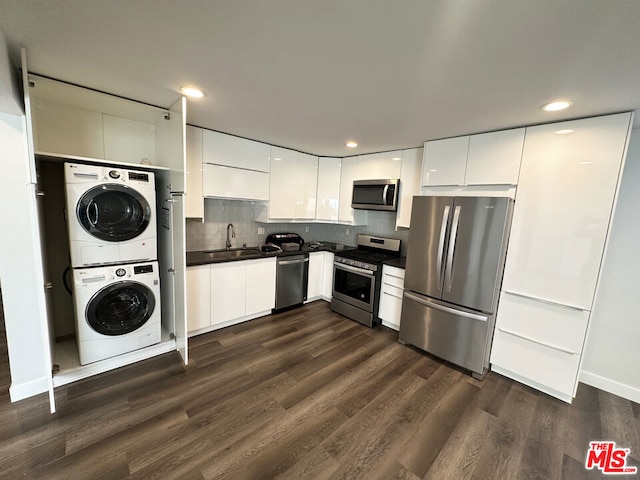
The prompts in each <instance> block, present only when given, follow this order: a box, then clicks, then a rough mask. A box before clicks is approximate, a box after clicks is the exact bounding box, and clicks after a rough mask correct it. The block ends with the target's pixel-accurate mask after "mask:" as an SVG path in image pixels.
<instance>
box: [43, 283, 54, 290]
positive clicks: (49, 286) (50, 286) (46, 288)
mask: <svg viewBox="0 0 640 480" xmlns="http://www.w3.org/2000/svg"><path fill="white" fill-rule="evenodd" d="M52 288H53V282H47V283H45V284H44V289H45V290H51V289H52Z"/></svg>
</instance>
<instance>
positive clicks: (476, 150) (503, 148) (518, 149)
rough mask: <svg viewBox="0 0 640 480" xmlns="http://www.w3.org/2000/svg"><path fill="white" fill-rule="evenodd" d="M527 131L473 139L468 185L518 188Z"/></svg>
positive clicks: (470, 148) (487, 134) (518, 129)
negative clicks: (511, 186)
mask: <svg viewBox="0 0 640 480" xmlns="http://www.w3.org/2000/svg"><path fill="white" fill-rule="evenodd" d="M524 132H525V129H524V128H516V129H513V130H503V131H500V132H490V133H482V134H480V135H471V137H470V139H469V154H468V156H467V168H466V173H465V177H464V183H465V185H516V184H517V183H518V173H519V172H520V160H521V158H522V148H523V145H524Z"/></svg>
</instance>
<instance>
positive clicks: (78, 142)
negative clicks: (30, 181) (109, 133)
mask: <svg viewBox="0 0 640 480" xmlns="http://www.w3.org/2000/svg"><path fill="white" fill-rule="evenodd" d="M35 88H36V89H37V85H36V87H35ZM32 106H33V107H32V112H33V116H34V119H33V120H34V125H33V134H34V143H35V149H36V151H37V152H47V153H57V154H61V155H74V156H78V157H87V158H104V137H103V134H102V114H101V113H99V112H94V111H91V110H85V109H82V108H78V107H72V106H70V105H62V104H59V103H54V102H50V101H48V100H44V99H41V98H33V99H32Z"/></svg>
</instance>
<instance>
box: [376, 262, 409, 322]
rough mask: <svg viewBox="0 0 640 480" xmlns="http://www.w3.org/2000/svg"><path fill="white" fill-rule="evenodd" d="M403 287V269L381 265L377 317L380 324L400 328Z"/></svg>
mask: <svg viewBox="0 0 640 480" xmlns="http://www.w3.org/2000/svg"><path fill="white" fill-rule="evenodd" d="M403 288H404V269H402V268H398V267H392V266H391V265H384V266H383V267H382V285H381V286H380V306H379V307H378V317H380V320H382V325H384V326H386V327H389V328H393V329H394V330H400V314H401V313H402V291H403Z"/></svg>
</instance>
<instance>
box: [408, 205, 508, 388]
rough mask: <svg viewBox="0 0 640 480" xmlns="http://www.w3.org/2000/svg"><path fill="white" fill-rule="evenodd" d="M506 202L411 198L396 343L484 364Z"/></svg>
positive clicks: (474, 367) (475, 371)
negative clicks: (407, 244)
mask: <svg viewBox="0 0 640 480" xmlns="http://www.w3.org/2000/svg"><path fill="white" fill-rule="evenodd" d="M512 205H513V200H511V199H510V198H501V197H438V196H417V197H413V206H412V210H411V224H410V230H409V246H408V251H407V267H406V271H405V281H404V294H403V299H402V315H401V321H400V342H401V343H405V344H410V345H413V346H415V347H418V348H420V349H422V350H425V351H427V352H429V353H432V354H433V355H436V356H437V357H440V358H443V359H445V360H448V361H449V362H452V363H455V364H456V365H459V366H461V367H464V368H466V369H468V370H471V372H472V375H473V376H474V377H476V378H481V377H482V376H483V375H484V374H485V373H486V371H487V370H488V368H489V353H490V350H491V341H492V338H493V329H494V325H495V312H496V308H497V304H498V295H499V292H500V284H501V282H502V273H503V269H504V259H505V254H506V245H507V240H508V234H509V228H510V222H511V212H512Z"/></svg>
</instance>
